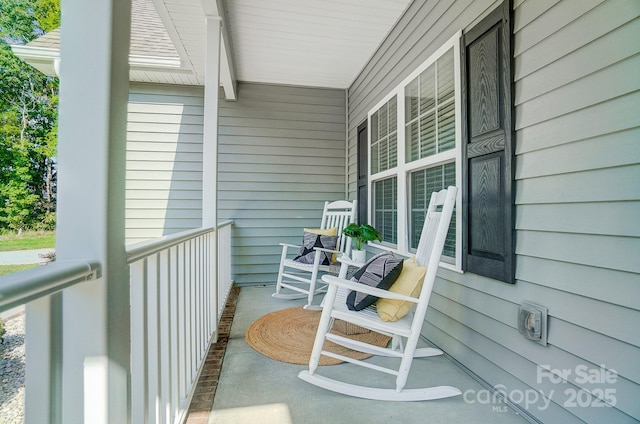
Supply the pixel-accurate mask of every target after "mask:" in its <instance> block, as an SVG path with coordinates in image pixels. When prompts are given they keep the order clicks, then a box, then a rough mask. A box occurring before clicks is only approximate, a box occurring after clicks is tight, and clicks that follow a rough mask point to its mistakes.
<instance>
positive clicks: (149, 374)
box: [129, 224, 231, 424]
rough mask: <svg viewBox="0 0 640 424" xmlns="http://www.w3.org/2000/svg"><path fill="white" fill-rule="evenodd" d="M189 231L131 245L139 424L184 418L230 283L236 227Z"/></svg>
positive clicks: (134, 405)
mask: <svg viewBox="0 0 640 424" xmlns="http://www.w3.org/2000/svg"><path fill="white" fill-rule="evenodd" d="M214 231H218V234H215V235H214V233H213V232H214ZM187 234H188V233H185V235H176V236H168V237H167V239H168V241H167V242H166V246H165V247H161V246H162V242H158V244H157V245H156V244H155V243H150V244H149V245H145V246H142V247H134V248H133V249H131V250H132V251H131V253H130V254H131V256H130V259H129V264H130V265H131V271H130V272H131V284H132V289H131V290H132V295H131V299H132V333H131V334H132V343H133V346H132V373H133V375H132V390H133V391H134V393H135V394H134V395H132V409H133V415H132V418H133V421H132V422H135V423H136V424H137V423H144V424H146V423H180V422H183V421H184V419H185V418H186V414H187V411H188V407H189V405H188V403H189V401H190V400H191V397H192V396H193V391H194V389H195V383H196V378H197V377H198V375H199V373H200V370H201V369H202V366H203V364H204V359H205V355H206V353H207V350H208V347H209V343H210V342H211V340H212V336H213V335H214V334H215V332H216V329H217V325H218V322H219V320H220V315H221V311H222V308H223V307H224V302H225V300H226V296H227V295H228V293H229V290H230V287H231V274H230V271H231V262H230V261H231V256H230V248H231V246H230V242H231V237H230V235H231V231H230V224H226V225H224V226H221V227H220V228H218V229H217V230H214V229H210V230H208V231H205V230H196V231H193V236H191V237H190V236H187ZM172 237H175V241H174V242H171V238H172ZM216 240H218V243H219V246H224V248H222V249H221V248H218V246H216V244H215V241H216ZM147 252H148V253H147ZM214 261H217V262H218V263H217V264H216V263H214ZM214 271H215V272H214ZM140 404H142V405H140Z"/></svg>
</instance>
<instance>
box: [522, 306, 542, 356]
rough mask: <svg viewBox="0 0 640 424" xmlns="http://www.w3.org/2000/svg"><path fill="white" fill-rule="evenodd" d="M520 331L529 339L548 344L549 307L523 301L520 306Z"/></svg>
mask: <svg viewBox="0 0 640 424" xmlns="http://www.w3.org/2000/svg"><path fill="white" fill-rule="evenodd" d="M518 331H519V332H520V334H522V335H523V336H524V337H526V338H527V339H529V340H532V341H534V342H536V343H540V344H541V345H543V346H546V345H547V308H545V307H544V306H540V305H536V304H535V303H531V302H522V303H521V304H520V306H519V307H518Z"/></svg>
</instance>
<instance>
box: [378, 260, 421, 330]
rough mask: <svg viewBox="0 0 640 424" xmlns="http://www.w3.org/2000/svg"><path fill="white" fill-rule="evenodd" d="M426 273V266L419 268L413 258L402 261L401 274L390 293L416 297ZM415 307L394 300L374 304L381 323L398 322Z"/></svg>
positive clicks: (379, 301)
mask: <svg viewBox="0 0 640 424" xmlns="http://www.w3.org/2000/svg"><path fill="white" fill-rule="evenodd" d="M426 273H427V267H426V266H419V265H418V263H417V262H416V259H415V258H409V259H405V260H404V264H403V265H402V272H401V273H400V276H398V279H397V280H396V281H395V282H394V283H393V285H392V286H391V287H390V288H389V291H390V292H393V293H398V294H403V295H405V296H411V297H418V296H419V295H420V290H422V283H423V282H424V276H425V274H426ZM414 306H415V303H413V302H407V301H404V300H396V299H380V300H378V302H377V303H376V308H377V310H378V315H379V316H380V319H382V321H390V322H393V321H398V320H399V319H400V318H402V317H404V316H405V315H407V314H408V313H409V311H410V310H411V309H412V308H413V307H414Z"/></svg>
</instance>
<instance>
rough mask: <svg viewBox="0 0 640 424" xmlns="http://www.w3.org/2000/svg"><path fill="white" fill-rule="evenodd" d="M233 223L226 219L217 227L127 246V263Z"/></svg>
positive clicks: (198, 229)
mask: <svg viewBox="0 0 640 424" xmlns="http://www.w3.org/2000/svg"><path fill="white" fill-rule="evenodd" d="M230 225H233V221H224V222H221V223H219V224H218V225H216V227H215V228H214V227H203V228H196V229H195V230H187V231H182V232H179V233H176V234H171V235H168V236H164V237H160V238H155V239H152V240H147V241H142V242H140V243H135V244H132V245H131V246H128V247H127V264H131V263H133V262H135V261H137V260H139V259H142V258H144V257H146V256H151V255H153V254H154V253H158V252H161V251H163V250H166V249H168V248H170V247H173V246H176V245H178V244H180V243H182V242H184V241H187V240H189V239H193V238H196V237H198V236H200V235H203V234H207V233H210V232H212V231H213V230H215V229H220V228H222V227H226V226H230Z"/></svg>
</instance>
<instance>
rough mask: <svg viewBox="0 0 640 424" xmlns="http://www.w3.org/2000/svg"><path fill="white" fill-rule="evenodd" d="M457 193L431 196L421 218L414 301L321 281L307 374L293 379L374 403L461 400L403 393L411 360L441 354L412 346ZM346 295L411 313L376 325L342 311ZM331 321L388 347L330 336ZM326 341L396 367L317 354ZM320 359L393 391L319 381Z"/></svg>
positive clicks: (441, 390) (442, 389) (432, 392)
mask: <svg viewBox="0 0 640 424" xmlns="http://www.w3.org/2000/svg"><path fill="white" fill-rule="evenodd" d="M456 193H457V188H456V187H449V188H448V189H445V190H442V191H440V192H437V193H433V194H432V196H431V201H430V203H429V207H428V209H427V216H426V218H425V223H424V226H423V229H422V233H421V237H420V243H419V245H418V250H417V253H416V262H417V264H418V265H420V266H425V265H426V266H427V271H426V275H425V277H424V283H423V286H422V289H421V292H420V295H419V297H418V298H414V297H409V296H404V295H401V294H397V293H393V292H390V291H387V290H381V289H378V288H372V287H369V286H367V285H365V284H359V283H356V282H353V281H349V280H346V279H344V278H340V277H335V276H324V277H323V280H324V282H326V283H328V284H329V288H328V291H327V294H326V295H325V298H324V302H323V310H322V315H321V318H320V323H319V326H318V332H317V334H316V339H315V343H314V345H313V351H312V353H311V358H310V360H309V369H308V370H304V371H301V372H300V373H299V374H298V377H300V378H301V379H302V380H304V381H307V382H309V383H311V384H314V385H316V386H319V387H322V388H325V389H327V390H331V391H334V392H338V393H342V394H345V395H350V396H356V397H361V398H366V399H375V400H387V401H418V400H431V399H439V398H444V397H449V396H455V395H459V394H461V392H460V390H458V389H457V388H455V387H450V386H437V387H429V388H420V389H405V388H404V387H405V384H406V382H407V378H408V376H409V371H410V369H411V363H412V361H413V358H418V357H427V356H435V355H441V354H442V351H441V350H439V349H435V348H419V349H417V348H416V346H417V343H418V340H419V338H420V330H421V328H422V325H423V323H424V319H425V315H426V312H427V306H428V304H429V297H430V295H431V290H432V288H433V284H434V281H435V278H436V272H437V271H438V263H439V261H440V256H441V254H442V249H443V246H444V242H445V238H446V235H447V231H448V228H449V223H450V221H451V214H452V211H453V207H454V204H455V200H456ZM341 262H342V261H341ZM345 262H348V261H345ZM344 268H346V263H343V269H344ZM343 269H341V272H340V276H344V274H345V271H343ZM351 290H356V291H358V292H363V293H367V294H372V295H374V296H377V297H379V298H387V299H398V300H403V301H409V302H412V303H415V305H414V308H413V313H412V312H409V314H407V315H406V316H404V317H403V318H400V319H399V320H398V321H395V322H385V321H382V320H381V319H380V317H379V316H378V313H377V311H376V310H375V309H374V308H373V306H370V307H369V308H367V309H365V310H362V311H351V310H349V309H348V308H347V306H346V302H345V300H346V297H347V295H348V293H349V292H350V291H351ZM334 319H340V320H343V321H347V322H348V323H353V324H355V325H358V326H361V327H365V328H368V329H370V330H373V331H377V332H379V333H382V334H386V335H388V336H391V337H392V341H391V347H389V348H382V347H377V346H372V345H369V344H366V343H362V342H359V341H356V340H352V339H349V338H346V337H343V336H339V335H336V334H332V333H329V330H330V328H331V325H332V323H333V320H334ZM325 339H326V340H330V341H332V342H334V343H337V344H339V345H342V346H346V347H348V348H351V349H353V350H357V351H360V352H366V353H369V354H372V355H379V356H387V357H395V358H399V359H400V365H399V367H398V368H397V369H395V368H386V367H383V366H380V365H376V364H373V363H371V362H366V361H361V360H356V359H352V358H349V357H346V356H343V355H338V354H335V353H332V352H328V351H325V350H323V349H322V348H323V344H324V342H325ZM405 340H406V343H405V345H404V347H403V341H405ZM320 355H325V356H330V357H333V358H337V359H341V360H343V361H345V362H348V363H352V364H355V365H359V366H362V367H366V368H368V369H373V370H376V371H381V372H384V373H387V374H392V375H395V376H396V387H395V388H375V387H366V386H359V385H355V384H349V383H346V382H343V381H338V380H334V379H330V378H327V377H324V376H320V375H318V374H317V370H318V362H319V360H320Z"/></svg>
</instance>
